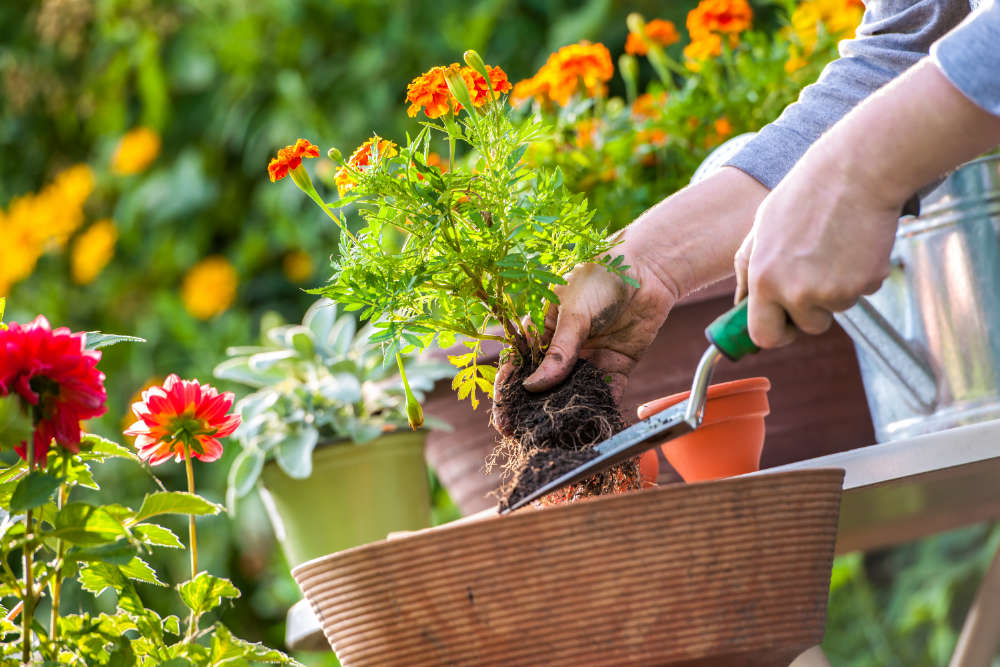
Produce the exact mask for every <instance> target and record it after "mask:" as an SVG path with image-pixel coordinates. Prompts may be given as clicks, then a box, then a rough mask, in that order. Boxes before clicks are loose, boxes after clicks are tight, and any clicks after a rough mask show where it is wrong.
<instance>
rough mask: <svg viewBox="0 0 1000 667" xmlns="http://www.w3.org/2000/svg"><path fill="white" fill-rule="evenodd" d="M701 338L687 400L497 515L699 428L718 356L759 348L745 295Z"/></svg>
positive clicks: (601, 448)
mask: <svg viewBox="0 0 1000 667" xmlns="http://www.w3.org/2000/svg"><path fill="white" fill-rule="evenodd" d="M705 336H706V337H707V338H708V340H709V343H710V345H709V346H708V349H707V350H705V353H704V354H702V355H701V360H700V361H699V362H698V368H697V369H696V370H695V372H694V380H693V381H692V383H691V395H690V397H689V398H688V399H687V400H686V401H682V402H680V403H678V404H677V405H674V406H672V407H670V408H668V409H666V410H664V411H662V412H658V413H656V414H655V415H653V416H652V417H650V418H649V419H644V420H642V421H641V422H639V423H637V424H634V425H632V426H629V427H628V428H627V429H625V430H624V431H622V432H620V433H618V434H616V435H613V436H611V437H610V438H608V439H607V440H605V441H604V442H602V443H600V444H599V445H597V446H595V447H594V451H595V456H594V458H592V459H591V460H589V461H587V462H586V463H584V464H582V465H580V466H578V467H576V468H574V469H573V470H571V471H569V472H567V473H565V474H564V475H562V476H560V477H557V478H556V479H554V480H552V481H551V482H549V483H547V484H544V485H542V486H541V487H539V488H537V489H535V490H534V491H533V492H532V493H530V494H528V495H527V496H525V497H523V498H521V499H519V500H517V501H516V502H514V503H512V504H511V505H510V506H509V507H507V508H506V509H503V510H501V511H500V513H501V514H505V513H507V512H509V511H511V510H516V509H518V508H520V507H524V506H525V505H527V504H529V503H531V502H534V501H535V500H538V499H539V498H541V497H543V496H546V495H548V494H550V493H552V492H553V491H557V490H558V489H561V488H562V487H564V486H569V485H570V484H574V483H576V482H579V481H582V480H584V479H586V478H588V477H590V476H592V475H595V474H597V473H599V472H602V471H604V470H607V469H608V468H610V467H611V466H613V465H615V464H616V463H621V462H622V461H625V460H627V459H630V458H632V457H634V456H638V455H639V454H642V453H643V452H644V451H646V450H647V449H652V448H653V447H655V446H657V445H659V444H662V443H663V442H665V441H668V440H673V439H674V438H678V437H680V436H682V435H684V434H685V433H690V432H691V431H693V430H694V429H696V428H698V427H699V426H700V425H701V420H702V417H703V416H704V414H705V398H706V394H707V392H708V385H709V383H710V382H711V380H712V372H713V371H714V370H715V366H716V365H717V364H718V362H719V358H720V357H723V356H724V357H726V358H727V359H730V360H732V361H739V360H740V359H742V358H743V357H745V356H746V355H748V354H753V353H754V352H758V351H759V348H758V347H757V346H756V345H754V343H753V341H752V340H750V333H749V331H748V330H747V301H746V299H744V300H743V301H742V302H741V303H740V304H739V305H738V306H736V307H734V308H733V309H732V310H730V311H729V312H727V313H725V314H724V315H722V316H720V317H719V318H717V319H716V320H715V321H714V322H712V323H711V324H710V325H708V328H707V329H705Z"/></svg>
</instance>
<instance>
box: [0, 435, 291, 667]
mask: <svg viewBox="0 0 1000 667" xmlns="http://www.w3.org/2000/svg"><path fill="white" fill-rule="evenodd" d="M114 458H122V459H128V460H132V461H134V460H135V456H134V455H133V454H131V453H130V452H129V451H128V450H126V449H124V448H123V447H121V446H120V445H118V444H117V443H114V442H111V441H109V440H105V439H103V438H99V437H97V436H93V435H87V436H85V437H84V438H83V439H82V442H81V448H80V452H79V453H78V454H73V453H70V452H68V451H65V450H63V449H61V448H58V447H56V448H53V449H52V450H51V451H50V453H49V456H48V459H47V461H46V464H45V466H44V467H43V468H42V469H37V470H30V471H29V470H28V468H27V465H26V464H25V462H24V461H22V460H20V459H17V460H15V461H14V462H13V463H11V464H10V465H7V466H5V467H3V468H0V516H2V521H0V601H2V602H5V603H6V602H8V601H13V602H17V600H18V599H20V600H22V601H24V603H25V604H24V608H23V609H22V610H21V611H20V614H21V616H22V619H24V618H25V617H26V615H27V614H28V613H29V612H28V610H29V608H30V609H32V610H34V609H35V607H36V604H37V602H38V601H39V600H40V599H41V598H42V597H43V596H46V595H47V596H48V597H49V598H50V599H51V606H52V607H53V613H52V615H51V617H50V620H49V623H48V624H47V626H46V625H44V624H43V623H41V620H40V619H39V618H38V617H37V616H35V622H34V623H33V624H32V627H31V632H32V634H34V635H35V640H34V641H32V644H31V649H30V650H29V654H30V655H31V658H32V660H37V661H41V662H44V663H45V664H56V663H58V664H65V665H81V666H90V665H108V666H117V665H122V666H126V665H127V666H132V665H162V664H177V665H221V664H243V665H248V664H250V663H251V662H267V663H277V664H298V663H296V662H295V661H294V660H292V659H291V658H289V657H288V656H286V655H284V654H283V653H281V652H280V651H276V650H273V649H270V648H268V647H266V646H263V645H261V644H255V643H251V642H247V641H244V640H241V639H238V638H236V637H235V636H234V635H233V633H232V632H230V630H229V629H228V628H227V627H226V626H225V625H223V624H222V623H221V622H218V621H213V622H212V623H211V624H210V625H208V626H207V627H202V626H203V625H205V624H204V623H203V622H202V621H203V620H205V619H206V618H207V617H208V616H209V615H218V612H219V611H220V608H221V606H222V605H223V603H224V601H225V600H233V599H235V598H238V597H239V596H240V592H239V590H238V589H237V588H236V587H235V586H234V585H233V583H232V582H231V581H229V580H228V579H226V578H223V577H216V576H213V575H210V574H208V573H207V572H199V573H198V574H197V576H195V577H194V578H193V579H192V580H191V581H187V582H183V583H181V584H180V585H179V586H178V587H177V594H178V597H179V599H180V601H181V602H182V603H183V604H184V605H185V606H186V607H187V608H188V609H189V610H190V614H189V616H188V619H187V621H186V623H184V624H182V622H181V620H180V619H179V618H178V617H177V616H167V617H165V618H164V617H162V616H161V615H160V614H159V613H157V612H156V611H154V610H153V609H151V608H149V607H147V606H146V605H145V604H144V602H143V599H142V596H141V595H140V592H139V588H138V587H137V584H143V585H150V586H159V587H166V586H167V584H166V583H165V582H164V581H162V580H161V579H160V577H159V576H158V574H157V572H156V571H155V570H154V569H153V567H151V566H150V564H149V563H148V562H147V560H146V559H145V556H147V554H150V553H152V548H153V547H169V548H177V547H182V546H183V545H182V544H181V542H180V540H179V539H178V538H177V536H176V535H175V534H174V533H173V532H172V531H171V530H169V529H168V528H166V527H164V526H161V525H158V524H155V523H150V519H152V518H154V517H160V516H163V515H168V514H187V515H210V514H215V513H218V512H219V511H221V509H222V508H221V507H220V506H219V505H216V504H215V503H212V502H209V501H208V500H205V499H204V498H201V497H199V496H197V495H195V494H193V493H181V492H170V491H163V492H156V493H152V494H148V495H147V496H146V497H145V498H144V499H143V502H142V504H141V505H140V506H139V508H138V509H132V508H130V507H127V506H124V505H119V504H114V503H98V502H94V501H93V500H94V496H91V500H90V501H85V500H73V499H71V496H72V495H73V494H74V492H76V491H77V490H78V489H81V488H84V487H91V488H94V489H95V490H96V488H97V485H96V483H95V482H94V476H93V474H91V466H93V465H95V464H99V463H103V462H104V461H106V460H108V459H114ZM84 471H86V472H84ZM18 556H20V557H21V558H26V559H27V562H29V563H30V564H31V570H30V572H31V574H32V578H31V580H30V582H31V587H30V589H29V588H28V587H27V581H26V580H24V578H23V577H19V576H15V574H14V570H13V568H12V567H11V563H12V562H15V561H16V560H21V558H18ZM72 578H75V579H77V581H78V582H79V586H80V588H81V589H82V590H83V591H85V592H88V593H91V594H93V595H94V596H100V595H102V594H104V593H105V592H106V591H110V592H111V594H113V595H114V597H115V600H116V602H115V605H114V613H105V614H100V615H98V616H93V615H91V614H86V613H81V614H70V615H61V614H60V613H58V612H60V611H61V608H60V607H61V605H60V604H59V601H60V591H61V590H62V585H63V582H64V580H66V579H72ZM6 608H7V605H6V604H5V605H3V607H2V608H0V611H2V613H4V614H6ZM0 638H2V639H3V642H2V644H0V659H3V660H4V661H5V664H6V661H8V660H10V661H13V660H16V659H19V658H22V657H23V655H24V651H25V639H26V638H25V636H24V632H23V630H22V628H19V627H18V626H17V625H16V624H15V623H12V622H10V621H9V620H7V619H4V621H3V622H2V624H0Z"/></svg>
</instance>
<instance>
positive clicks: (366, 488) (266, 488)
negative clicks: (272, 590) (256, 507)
mask: <svg viewBox="0 0 1000 667" xmlns="http://www.w3.org/2000/svg"><path fill="white" fill-rule="evenodd" d="M424 439H425V433H424V432H415V433H414V432H400V433H393V434H390V435H385V436H382V437H380V438H378V439H377V440H373V441H372V442H367V443H365V444H363V445H356V444H353V443H350V442H336V443H330V444H321V445H319V446H317V447H316V450H315V451H314V452H313V471H312V475H311V476H310V477H308V478H306V479H293V478H291V477H289V476H288V475H286V474H285V472H284V471H283V470H281V468H280V467H278V465H277V464H276V463H274V462H273V461H272V462H269V463H268V464H267V465H265V466H264V470H263V471H262V472H261V486H260V487H259V490H260V495H261V499H262V500H263V501H264V506H265V507H266V508H267V512H268V515H269V516H270V518H271V525H273V526H274V532H275V535H276V536H277V538H278V541H279V542H280V544H281V546H282V549H283V550H284V552H285V557H286V558H288V563H289V565H290V566H291V567H295V566H297V565H299V564H301V563H304V562H305V561H307V560H311V559H313V558H318V557H320V556H324V555H326V554H329V553H333V552H335V551H342V550H344V549H348V548H350V547H354V546H357V545H359V544H367V543H368V542H375V541H378V540H382V539H385V536H386V535H387V534H388V533H390V532H392V531H397V530H418V529H420V528H426V527H427V526H429V525H430V488H429V486H428V483H427V468H426V464H425V463H424Z"/></svg>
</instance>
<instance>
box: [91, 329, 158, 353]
mask: <svg viewBox="0 0 1000 667" xmlns="http://www.w3.org/2000/svg"><path fill="white" fill-rule="evenodd" d="M145 342H146V339H145V338H138V337H136V336H122V335H119V334H106V333H101V332H100V331H88V332H87V343H86V348H87V349H88V350H99V349H101V348H102V347H109V346H111V345H117V344H118V343H145Z"/></svg>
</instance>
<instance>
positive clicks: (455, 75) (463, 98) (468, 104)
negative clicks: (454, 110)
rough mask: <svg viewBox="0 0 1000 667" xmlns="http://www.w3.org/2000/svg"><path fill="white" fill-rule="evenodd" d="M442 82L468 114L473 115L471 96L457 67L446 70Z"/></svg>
mask: <svg viewBox="0 0 1000 667" xmlns="http://www.w3.org/2000/svg"><path fill="white" fill-rule="evenodd" d="M444 80H445V83H447V84H448V90H449V91H450V92H451V94H452V95H453V96H454V97H455V99H456V100H458V103H459V104H461V105H462V106H463V107H465V109H466V111H468V112H469V113H470V114H471V113H473V107H472V96H471V95H470V94H469V87H468V86H466V85H465V79H463V78H462V72H461V71H460V70H459V69H458V66H457V65H455V66H453V67H449V68H447V70H446V71H445V75H444Z"/></svg>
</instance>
